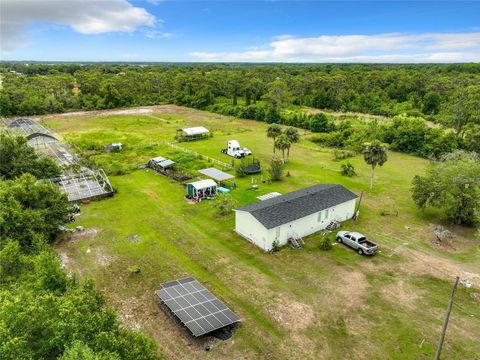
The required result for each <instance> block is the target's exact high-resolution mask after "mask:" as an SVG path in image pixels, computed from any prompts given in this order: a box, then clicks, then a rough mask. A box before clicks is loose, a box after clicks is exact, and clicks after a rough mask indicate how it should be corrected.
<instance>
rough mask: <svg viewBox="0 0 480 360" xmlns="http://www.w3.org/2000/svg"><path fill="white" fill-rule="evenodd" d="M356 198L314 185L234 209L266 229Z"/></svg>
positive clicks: (333, 186)
mask: <svg viewBox="0 0 480 360" xmlns="http://www.w3.org/2000/svg"><path fill="white" fill-rule="evenodd" d="M357 197H358V196H357V195H355V194H354V193H353V192H351V191H350V190H348V189H347V188H344V187H343V186H342V185H337V184H318V185H313V186H310V187H308V188H306V189H301V190H297V191H293V192H291V193H288V194H285V195H282V196H277V197H275V198H272V199H269V200H265V201H260V202H257V203H253V204H249V205H245V206H242V207H239V208H237V209H235V210H238V211H246V212H248V213H250V214H252V215H253V216H254V217H255V218H256V219H257V220H258V221H260V223H262V224H263V226H265V227H266V228H267V229H272V228H274V227H277V226H279V225H282V224H286V223H289V222H290V221H294V220H297V219H301V218H303V217H305V216H308V215H311V214H314V213H316V212H319V211H322V210H325V209H328V208H330V207H332V206H335V205H339V204H342V203H344V202H347V201H349V200H353V199H356V198H357Z"/></svg>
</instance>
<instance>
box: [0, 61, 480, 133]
mask: <svg viewBox="0 0 480 360" xmlns="http://www.w3.org/2000/svg"><path fill="white" fill-rule="evenodd" d="M0 75H1V77H2V81H3V83H2V89H1V91H0V114H1V115H3V116H20V115H38V114H45V113H58V112H65V111H73V110H98V109H111V108H119V107H129V106H141V105H155V104H165V103H174V104H178V105H184V106H189V107H194V108H197V109H204V110H209V111H213V112H217V113H221V114H225V115H233V116H238V117H241V118H248V119H255V120H259V121H266V122H269V123H272V122H278V123H284V124H288V125H293V126H298V127H303V128H309V124H310V119H308V116H306V115H305V112H302V111H301V110H300V109H301V108H302V107H304V106H307V107H311V108H317V109H328V110H334V111H348V112H362V113H369V114H375V115H383V116H396V115H406V116H409V117H423V118H424V119H427V120H431V121H433V122H436V123H439V124H441V125H443V126H445V127H450V128H454V129H455V133H456V134H457V136H458V138H459V139H463V138H465V137H468V138H469V139H468V141H473V142H476V141H477V140H478V137H479V134H480V64H448V65H447V64H427V65H358V64H352V65H333V64H324V65H319V64H314V65H306V64H304V65H301V64H298V65H285V64H276V65H243V64H197V65H195V64H178V65H173V64H158V65H149V66H147V65H131V64H116V65H115V64H104V65H98V64H83V65H80V64H52V65H43V64H38V63H34V64H24V63H5V62H4V63H1V64H0ZM292 109H293V111H292ZM329 130H332V129H329ZM427 133H430V132H429V131H427ZM472 139H473V140H472Z"/></svg>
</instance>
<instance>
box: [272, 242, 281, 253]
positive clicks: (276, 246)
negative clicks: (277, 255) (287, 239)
mask: <svg viewBox="0 0 480 360" xmlns="http://www.w3.org/2000/svg"><path fill="white" fill-rule="evenodd" d="M277 251H280V243H279V242H278V240H275V241H274V242H273V243H272V249H271V250H270V252H272V253H274V252H277Z"/></svg>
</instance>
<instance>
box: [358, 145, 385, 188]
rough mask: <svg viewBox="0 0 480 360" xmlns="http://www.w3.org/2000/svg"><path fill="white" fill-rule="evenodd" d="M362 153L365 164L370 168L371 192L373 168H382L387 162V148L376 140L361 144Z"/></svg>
mask: <svg viewBox="0 0 480 360" xmlns="http://www.w3.org/2000/svg"><path fill="white" fill-rule="evenodd" d="M362 152H363V158H364V159H365V162H366V163H367V164H369V165H370V166H371V167H372V172H371V174H370V190H372V189H373V177H374V172H375V167H376V166H377V165H380V166H382V165H383V164H385V162H386V161H387V146H386V145H385V144H382V143H381V142H380V141H378V140H373V141H372V142H369V143H364V144H363V149H362Z"/></svg>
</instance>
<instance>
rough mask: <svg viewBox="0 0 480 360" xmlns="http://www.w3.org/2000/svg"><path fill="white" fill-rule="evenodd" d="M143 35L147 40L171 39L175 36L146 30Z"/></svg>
mask: <svg viewBox="0 0 480 360" xmlns="http://www.w3.org/2000/svg"><path fill="white" fill-rule="evenodd" d="M145 34H146V36H147V37H148V38H149V39H171V38H172V37H174V36H175V35H174V34H172V33H169V32H163V31H157V30H148V31H146V32H145Z"/></svg>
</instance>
